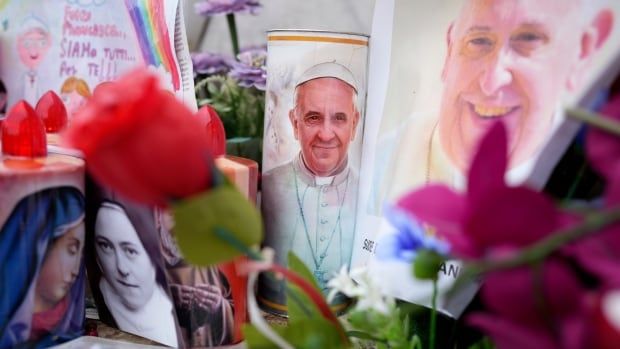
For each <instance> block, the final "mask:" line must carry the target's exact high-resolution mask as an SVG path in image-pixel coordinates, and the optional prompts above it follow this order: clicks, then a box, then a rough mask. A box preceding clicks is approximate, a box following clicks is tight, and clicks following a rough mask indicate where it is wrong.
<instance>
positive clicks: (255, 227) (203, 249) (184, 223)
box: [172, 181, 263, 266]
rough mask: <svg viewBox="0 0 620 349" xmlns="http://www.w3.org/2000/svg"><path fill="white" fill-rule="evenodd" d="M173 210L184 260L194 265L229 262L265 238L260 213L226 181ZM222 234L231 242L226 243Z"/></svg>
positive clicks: (181, 203) (175, 205)
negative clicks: (244, 249) (246, 248)
mask: <svg viewBox="0 0 620 349" xmlns="http://www.w3.org/2000/svg"><path fill="white" fill-rule="evenodd" d="M172 210H173V212H174V219H175V227H174V232H175V236H176V239H177V242H178V244H179V247H180V248H181V252H182V253H183V256H184V257H185V259H186V260H187V261H188V262H190V263H192V264H194V265H200V266H206V265H214V264H218V263H221V262H225V261H230V260H232V259H233V258H235V257H237V256H239V255H241V254H243V247H244V246H246V247H247V246H253V245H255V244H258V243H260V241H261V240H262V238H263V230H262V227H263V225H262V221H261V217H260V213H259V212H258V210H257V209H256V207H254V205H252V203H250V202H249V201H248V200H247V199H246V198H245V197H244V196H243V194H241V193H240V192H239V191H238V190H237V189H236V188H235V187H234V186H233V185H232V184H231V183H229V182H227V181H226V182H225V183H223V184H221V185H218V186H217V187H215V188H213V189H211V190H208V191H206V192H204V193H202V194H200V195H197V196H195V197H192V198H189V199H185V200H181V201H178V202H175V203H174V204H173V205H172ZM218 230H219V233H220V234H218ZM221 233H223V234H224V235H225V236H229V237H230V239H228V240H226V239H223V238H222V237H221V236H219V235H222V234H221ZM231 241H232V243H231ZM235 243H236V244H237V245H239V246H236V245H235Z"/></svg>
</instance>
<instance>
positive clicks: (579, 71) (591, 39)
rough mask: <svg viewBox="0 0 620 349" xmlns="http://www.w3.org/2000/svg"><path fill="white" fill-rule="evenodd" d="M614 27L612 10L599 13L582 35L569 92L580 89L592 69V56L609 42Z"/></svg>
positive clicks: (570, 79)
mask: <svg viewBox="0 0 620 349" xmlns="http://www.w3.org/2000/svg"><path fill="white" fill-rule="evenodd" d="M613 26H614V14H613V12H612V11H611V10H610V9H603V10H601V11H599V12H598V13H597V14H596V16H594V18H593V20H592V21H591V22H590V23H589V24H588V26H587V27H586V29H585V30H584V31H583V33H582V34H581V40H580V42H579V45H580V47H579V60H578V62H577V64H576V65H575V67H574V71H573V73H572V74H571V75H570V77H569V79H568V86H567V88H568V89H569V90H575V89H576V88H578V87H579V85H580V82H581V81H582V79H583V76H584V75H585V73H587V70H588V69H590V67H591V64H590V62H591V60H592V56H594V55H595V54H596V52H597V51H598V50H599V49H600V48H601V47H602V46H603V45H604V44H605V43H606V42H607V40H608V39H609V36H610V34H611V30H612V28H613Z"/></svg>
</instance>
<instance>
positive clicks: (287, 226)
mask: <svg viewBox="0 0 620 349" xmlns="http://www.w3.org/2000/svg"><path fill="white" fill-rule="evenodd" d="M267 41H268V46H267V54H268V59H267V91H266V95H267V101H266V107H265V137H264V148H263V177H262V204H261V209H262V213H263V218H264V222H265V245H266V246H269V247H272V248H274V250H275V254H276V262H278V263H280V264H282V265H286V264H287V262H288V261H287V254H288V253H289V252H293V253H294V254H296V255H297V256H298V257H299V258H300V259H301V260H302V261H303V262H304V263H305V264H306V266H307V267H308V268H309V269H310V271H311V272H312V273H313V274H314V276H315V278H316V280H317V282H318V284H319V287H320V288H321V289H322V290H323V291H324V292H325V293H326V292H327V281H328V280H329V279H330V278H331V277H332V275H333V274H334V273H335V272H337V271H338V270H339V269H340V268H341V267H342V266H343V265H349V264H350V258H351V251H352V248H353V239H354V234H355V212H356V207H357V191H358V188H357V186H358V173H359V166H360V156H361V148H360V147H361V138H362V131H363V130H362V125H363V119H364V110H363V106H364V100H365V96H366V65H367V52H368V37H367V36H364V35H358V34H346V33H329V32H318V31H293V30H290V31H287V30H275V31H271V32H269V34H268V37H267ZM285 291H286V289H285V285H284V283H283V282H281V281H278V280H275V279H273V278H268V276H267V277H265V278H263V279H262V280H261V282H260V286H259V295H258V300H259V302H260V303H261V305H262V306H263V308H264V309H266V310H268V311H271V312H275V313H279V314H285V313H286V312H287V308H286V299H285V293H286V292H285ZM332 305H333V307H334V310H336V311H339V310H342V309H343V307H344V305H346V300H345V299H343V298H336V299H335V300H334V302H333V304H332Z"/></svg>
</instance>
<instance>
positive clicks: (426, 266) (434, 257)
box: [413, 250, 445, 280]
mask: <svg viewBox="0 0 620 349" xmlns="http://www.w3.org/2000/svg"><path fill="white" fill-rule="evenodd" d="M444 261H445V258H444V257H443V256H441V255H440V254H438V253H437V252H434V251H430V250H420V251H419V252H418V255H417V256H416V258H415V260H414V261H413V275H415V277H416V278H418V279H423V280H437V273H439V268H440V267H441V263H443V262H444Z"/></svg>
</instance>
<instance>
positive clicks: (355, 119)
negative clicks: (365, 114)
mask: <svg viewBox="0 0 620 349" xmlns="http://www.w3.org/2000/svg"><path fill="white" fill-rule="evenodd" d="M359 122H360V112H359V111H358V110H355V114H354V115H353V131H352V132H351V141H353V140H355V135H356V134H357V125H358V124H359Z"/></svg>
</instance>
